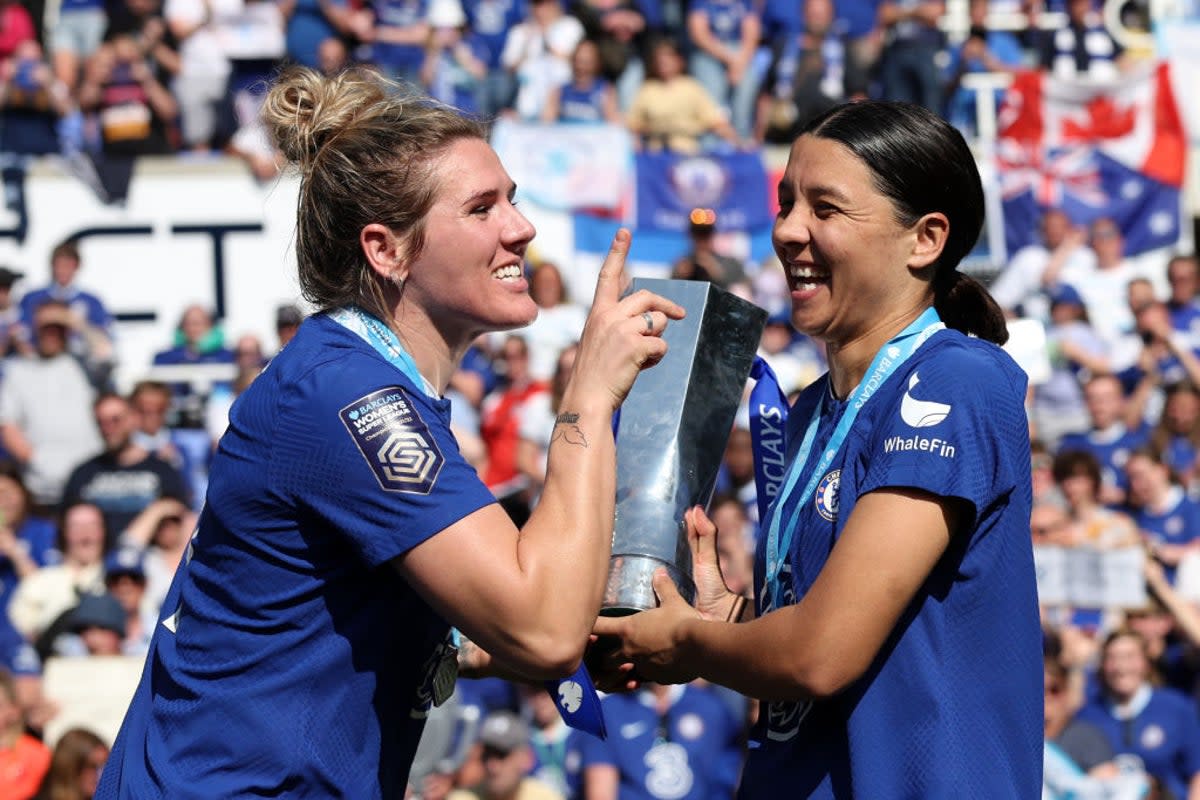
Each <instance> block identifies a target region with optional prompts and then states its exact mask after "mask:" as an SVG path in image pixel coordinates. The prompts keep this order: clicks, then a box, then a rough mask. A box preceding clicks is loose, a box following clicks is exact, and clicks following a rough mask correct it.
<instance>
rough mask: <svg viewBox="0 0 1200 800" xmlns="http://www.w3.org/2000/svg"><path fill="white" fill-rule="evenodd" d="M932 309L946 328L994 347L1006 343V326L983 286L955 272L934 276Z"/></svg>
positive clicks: (953, 270) (1002, 316)
mask: <svg viewBox="0 0 1200 800" xmlns="http://www.w3.org/2000/svg"><path fill="white" fill-rule="evenodd" d="M933 307H934V308H935V309H936V310H937V312H938V316H939V317H941V318H942V322H944V323H946V327H947V328H953V329H954V330H956V331H962V332H963V333H966V334H970V335H972V336H978V337H979V338H980V339H986V340H987V341H989V342H995V343H996V344H1004V343H1005V342H1007V341H1008V322H1007V319H1006V317H1005V316H1004V311H1003V310H1001V308H1000V305H999V304H998V303H997V302H996V301H995V300H994V299H992V295H991V294H989V293H988V290H987V289H986V288H984V285H983V284H982V283H980V282H979V281H977V280H975V279H974V278H972V277H971V276H970V275H964V274H963V273H961V272H959V271H958V270H956V269H948V270H944V271H942V272H939V273H938V276H937V277H936V278H935V279H934V281H933Z"/></svg>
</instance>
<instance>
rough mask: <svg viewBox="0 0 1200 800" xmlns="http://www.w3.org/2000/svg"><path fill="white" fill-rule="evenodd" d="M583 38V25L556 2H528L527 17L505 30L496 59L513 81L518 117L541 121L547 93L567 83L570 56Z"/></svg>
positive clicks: (548, 0)
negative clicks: (511, 74)
mask: <svg viewBox="0 0 1200 800" xmlns="http://www.w3.org/2000/svg"><path fill="white" fill-rule="evenodd" d="M583 35H584V32H583V24H582V23H581V22H580V21H579V20H578V19H576V18H575V17H572V16H570V15H569V14H567V13H565V12H564V11H563V8H562V5H561V3H560V2H559V0H530V11H529V16H528V17H527V18H526V19H525V20H524V21H522V22H519V23H517V24H516V25H514V26H513V27H512V28H510V29H509V31H508V36H507V37H506V38H505V40H504V51H503V53H501V56H500V63H502V64H503V65H504V67H505V68H506V69H508V70H509V71H510V72H512V73H513V75H514V76H515V78H516V85H517V94H516V98H515V100H514V101H513V109H514V110H515V111H516V113H517V116H518V117H520V118H521V119H524V120H540V119H541V118H542V114H543V112H544V111H545V108H546V101H547V98H548V97H549V95H550V92H551V91H553V90H556V89H558V88H559V87H561V86H563V85H564V84H566V83H567V82H568V81H570V80H571V64H570V59H571V54H572V53H573V52H575V47H576V45H578V44H579V42H580V41H582V39H583Z"/></svg>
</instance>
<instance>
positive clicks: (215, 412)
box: [181, 333, 266, 499]
mask: <svg viewBox="0 0 1200 800" xmlns="http://www.w3.org/2000/svg"><path fill="white" fill-rule="evenodd" d="M233 358H234V361H233V363H234V365H235V366H236V367H237V374H236V375H234V377H233V381H232V382H230V383H225V382H224V381H221V382H219V383H217V384H214V385H213V388H212V393H211V394H209V396H208V400H207V402H206V403H205V404H204V430H205V434H206V435H205V437H204V438H205V440H206V441H205V443H204V444H205V447H200V446H199V444H198V443H197V444H196V446H194V447H192V448H191V449H190V452H191V454H192V459H191V465H192V470H191V480H192V482H193V484H195V485H196V486H197V487H199V486H201V485H202V486H204V487H207V485H208V477H207V476H208V460H209V453H208V452H206V450H207V449H208V448H211V447H212V446H213V445H215V444H216V443H217V441H218V440H219V439H220V438H221V435H222V434H224V433H225V429H226V428H227V427H229V411H230V409H232V408H233V402H234V401H235V400H237V399H238V397H239V396H240V395H241V393H242V392H244V391H246V389H247V388H249V386H250V384H251V382H253V381H254V379H255V378H257V377H258V375H259V373H261V372H262V370H263V367H264V366H266V356H265V355H264V354H263V349H262V342H260V341H259V340H258V337H257V336H255V335H254V334H252V333H248V334H246V335H244V336H242V337H240V338H239V339H238V340H237V341H236V342H234V345H233ZM181 434H182V435H183V436H185V437H186V438H187V441H188V442H192V443H195V439H194V438H193V437H192V436H191V435H190V433H182V432H181ZM202 452H204V454H203V456H201V453H202ZM193 496H195V495H193ZM197 499H199V498H197Z"/></svg>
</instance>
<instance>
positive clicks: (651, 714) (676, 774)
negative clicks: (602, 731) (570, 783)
mask: <svg viewBox="0 0 1200 800" xmlns="http://www.w3.org/2000/svg"><path fill="white" fill-rule="evenodd" d="M669 691H670V695H669V707H668V709H667V711H666V714H663V715H661V716H660V714H659V712H658V711H657V709H656V708H655V699H654V695H653V693H651V692H650V691H649V690H642V691H640V692H638V693H637V694H612V695H608V696H607V697H605V698H604V700H603V701H602V707H603V709H604V718H605V724H606V725H607V727H608V738H607V739H605V740H603V741H601V740H600V739H597V738H596V737H594V736H587V735H583V736H582V737H581V739H582V756H583V769H584V771H585V772H586V770H587V768H588V767H590V766H593V765H597V764H608V765H611V766H614V767H616V768H617V772H618V774H619V776H620V779H619V781H620V782H619V785H618V790H617V797H618V798H620V800H707V799H708V798H713V797H731V796H732V795H733V788H734V786H735V785H736V784H737V777H738V768H739V766H740V762H741V743H740V742H739V740H738V737H739V735H740V733H741V727H740V726H739V725H738V723H737V720H735V719H734V718H733V714H731V713H730V711H729V708H728V707H727V706H726V705H725V703H723V702H722V701H721V699H720V698H719V697H717V696H716V695H715V694H714V693H713V692H712V691H710V690H708V689H706V688H703V687H700V686H693V685H687V686H672V687H671V688H670V690H669Z"/></svg>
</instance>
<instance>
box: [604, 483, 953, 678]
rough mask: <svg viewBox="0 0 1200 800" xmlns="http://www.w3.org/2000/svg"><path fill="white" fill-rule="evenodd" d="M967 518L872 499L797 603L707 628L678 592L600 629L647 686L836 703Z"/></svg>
mask: <svg viewBox="0 0 1200 800" xmlns="http://www.w3.org/2000/svg"><path fill="white" fill-rule="evenodd" d="M960 513H961V512H960V511H959V509H958V506H957V504H956V503H955V502H954V501H950V500H945V499H943V498H937V497H934V496H932V495H929V494H926V493H924V492H919V491H910V490H880V491H876V492H871V493H869V494H867V495H864V496H863V497H862V498H860V499H859V501H858V504H857V505H856V506H855V508H854V511H853V512H852V513H851V516H850V519H849V520H848V521H847V523H846V527H845V529H844V531H843V532H842V535H841V538H840V539H839V540H838V543H837V544H836V545H835V546H834V548H833V552H832V553H831V554H830V556H829V560H828V561H827V562H826V564H825V566H824V568H823V569H822V570H821V574H820V575H819V576H818V577H817V580H816V582H815V583H814V584H813V586H812V588H811V589H810V590H809V592H808V594H806V595H805V596H804V598H803V599H802V600H801V601H800V602H799V603H798V604H796V605H793V606H787V607H785V608H782V609H779V610H776V611H772V612H770V613H768V614H766V615H764V616H762V617H759V618H758V619H756V620H753V621H751V622H747V623H744V624H740V625H731V624H726V623H722V622H713V621H710V620H706V619H703V618H702V617H701V616H700V614H699V613H698V612H696V611H695V610H694V609H692V608H691V607H689V606H687V605H686V603H683V601H682V600H681V599H679V598H678V594H677V593H676V594H675V598H674V599H676V600H678V603H676V602H667V601H665V600H664V602H663V605H662V606H661V607H660V608H658V609H655V610H653V611H645V612H642V613H640V614H635V615H633V616H630V617H624V618H620V619H601V620H599V621H598V623H597V627H596V630H597V632H598V633H601V634H606V635H614V636H618V637H620V638H621V639H622V640H623V644H622V646H621V655H622V656H624V657H625V658H626V660H629V661H632V662H633V664H634V665H635V668H636V669H637V672H638V673H639V674H640V675H642V676H644V677H645V678H646V679H648V680H660V681H663V682H672V683H675V682H680V681H684V680H690V679H691V678H694V677H703V678H705V679H708V680H711V681H712V682H714V683H719V684H722V685H723V686H728V687H729V688H731V689H735V690H737V691H739V692H741V693H743V694H745V695H747V696H750V697H757V698H760V699H764V700H776V699H779V700H785V699H808V698H821V697H829V696H831V695H833V694H836V693H837V692H839V691H841V690H842V689H844V688H845V687H846V686H848V685H849V684H850V683H852V682H853V681H855V680H856V679H858V678H859V677H860V676H861V675H862V674H863V673H864V672H866V670H867V669H868V667H869V666H870V665H871V662H872V661H874V659H875V657H876V655H877V654H878V653H879V650H880V648H881V647H882V646H883V643H884V642H885V641H886V639H887V637H888V636H889V635H890V634H891V632H892V630H893V628H894V627H895V625H896V622H897V620H899V619H900V616H901V614H903V613H904V610H905V609H906V608H907V607H908V605H909V604H910V603H911V602H912V600H913V598H914V597H915V596H916V593H917V591H918V590H919V589H920V587H921V585H922V584H923V583H924V582H925V579H926V578H927V577H928V575H929V573H930V571H931V570H932V569H933V567H934V565H935V564H936V563H937V561H938V559H939V558H941V556H942V554H943V553H944V552H945V550H946V547H947V545H948V544H949V542H950V535H951V531H952V530H954V528H955V527H956V525H957V522H958V518H959V514H960ZM882 530H886V531H887V532H888V535H887V536H880V535H879V532H880V531H882ZM655 588H656V590H659V589H665V590H666V592H665V594H667V595H668V596H669V595H670V594H671V593H672V591H673V589H674V586H673V584H671V583H670V580H669V579H664V578H662V577H660V578H659V579H658V580H657V581H656V583H655ZM663 594H664V592H662V591H660V597H662V596H663ZM681 606H682V607H681Z"/></svg>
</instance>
